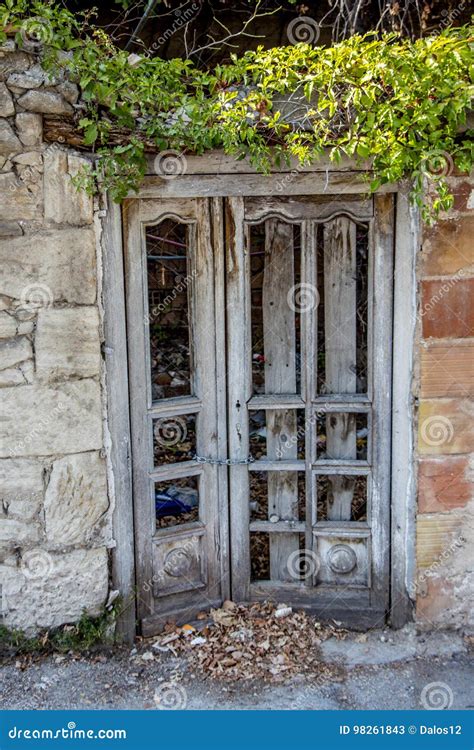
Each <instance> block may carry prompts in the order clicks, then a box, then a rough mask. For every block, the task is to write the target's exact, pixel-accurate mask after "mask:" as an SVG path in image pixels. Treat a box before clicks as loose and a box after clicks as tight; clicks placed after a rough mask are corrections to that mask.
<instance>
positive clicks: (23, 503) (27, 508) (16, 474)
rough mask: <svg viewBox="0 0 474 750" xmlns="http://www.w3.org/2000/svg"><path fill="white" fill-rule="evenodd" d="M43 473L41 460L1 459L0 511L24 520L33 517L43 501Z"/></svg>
mask: <svg viewBox="0 0 474 750" xmlns="http://www.w3.org/2000/svg"><path fill="white" fill-rule="evenodd" d="M43 473H44V469H43V464H42V463H41V461H35V460H33V459H30V458H4V459H1V460H0V513H2V514H3V515H8V516H9V517H10V518H17V519H20V520H23V521H26V520H30V519H32V518H33V517H34V516H35V515H36V513H37V512H38V510H39V508H40V505H41V503H42V501H43V493H44V485H43ZM0 523H1V521H0Z"/></svg>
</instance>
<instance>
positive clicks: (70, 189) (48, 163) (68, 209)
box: [44, 149, 94, 225]
mask: <svg viewBox="0 0 474 750" xmlns="http://www.w3.org/2000/svg"><path fill="white" fill-rule="evenodd" d="M89 167H90V163H89V161H88V160H87V159H83V158H81V157H79V156H75V155H74V154H67V153H66V152H65V151H59V150H58V149H54V150H53V149H48V150H47V151H46V152H45V155H44V171H45V178H44V213H45V219H46V221H50V222H52V223H56V224H73V225H81V224H91V223H92V221H93V218H94V213H93V204H92V197H91V196H90V195H87V193H86V192H85V191H84V190H78V189H77V188H76V187H75V185H74V184H73V182H72V177H74V176H76V175H77V174H78V172H79V171H80V170H81V169H84V168H86V169H87V168H89Z"/></svg>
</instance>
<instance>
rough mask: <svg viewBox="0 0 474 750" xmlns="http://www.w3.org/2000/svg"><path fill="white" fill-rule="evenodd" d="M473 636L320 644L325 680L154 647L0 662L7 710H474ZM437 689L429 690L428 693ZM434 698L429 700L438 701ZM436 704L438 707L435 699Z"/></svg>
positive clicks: (378, 635)
mask: <svg viewBox="0 0 474 750" xmlns="http://www.w3.org/2000/svg"><path fill="white" fill-rule="evenodd" d="M469 642H470V639H465V638H463V637H462V636H461V635H458V634H454V633H431V634H419V633H416V632H415V630H414V628H412V627H407V628H404V629H403V630H402V631H398V632H392V631H390V630H383V631H382V630H380V631H372V632H371V633H370V634H369V635H368V636H367V638H366V639H365V638H364V639H362V640H361V637H360V634H355V633H353V634H352V633H351V634H349V635H348V637H347V638H345V639H344V640H339V639H337V638H329V639H328V640H326V641H325V642H324V643H323V644H322V645H321V661H322V662H324V665H325V669H324V670H322V673H321V676H320V677H316V678H315V676H314V675H311V676H308V675H307V674H305V673H304V672H302V673H300V674H291V675H290V676H288V678H286V677H285V680H284V681H281V682H277V683H268V682H263V681H261V680H238V681H234V680H221V679H214V678H211V677H206V676H205V675H204V674H203V673H198V672H195V671H192V668H191V667H190V664H189V662H188V660H187V659H186V657H184V656H178V657H175V656H174V655H173V654H170V653H161V652H159V651H155V650H154V649H153V641H152V640H151V641H148V642H144V643H141V644H139V646H138V648H137V647H134V648H133V649H129V648H128V649H120V650H117V649H115V650H114V651H109V652H102V653H99V654H95V655H91V656H88V657H84V656H80V655H78V654H76V655H75V654H68V655H65V656H63V655H52V656H48V657H35V658H31V657H28V658H27V657H23V658H17V657H13V658H11V659H9V660H6V661H5V662H4V663H3V665H2V666H1V667H0V705H1V707H2V709H66V710H70V709H91V708H93V709H122V710H123V709H150V710H156V709H157V708H180V709H183V708H187V709H194V710H205V709H213V710H223V709H263V710H268V709H290V710H320V709H387V708H389V709H419V708H429V707H433V708H443V707H445V708H451V709H469V708H474V694H473V687H472V686H473V684H474V681H473V673H474V670H473V659H472V653H470V651H469V648H468V646H469ZM430 691H431V696H430ZM430 702H431V704H434V705H431V706H430ZM437 702H438V703H437ZM440 702H441V703H440Z"/></svg>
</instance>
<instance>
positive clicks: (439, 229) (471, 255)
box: [422, 215, 474, 276]
mask: <svg viewBox="0 0 474 750" xmlns="http://www.w3.org/2000/svg"><path fill="white" fill-rule="evenodd" d="M473 238H474V215H473V216H463V217H462V218H460V219H449V220H448V221H439V222H438V223H437V224H435V225H434V226H433V227H429V228H426V229H425V230H424V237H423V254H422V273H423V275H424V276H446V275H450V274H456V273H457V272H458V271H460V270H461V269H464V270H468V269H471V270H473V269H474V239H473Z"/></svg>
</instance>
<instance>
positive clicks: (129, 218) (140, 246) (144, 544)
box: [123, 201, 156, 618]
mask: <svg viewBox="0 0 474 750" xmlns="http://www.w3.org/2000/svg"><path fill="white" fill-rule="evenodd" d="M123 221H124V248H125V268H126V285H127V294H126V304H127V340H128V347H129V358H130V362H132V363H134V365H135V366H134V367H133V368H132V369H131V372H130V391H131V394H132V397H131V399H130V418H131V436H132V454H133V472H132V479H133V498H134V503H133V507H134V526H135V538H136V545H135V558H136V573H137V581H138V584H139V586H138V596H137V607H138V616H139V618H143V617H147V616H150V615H151V614H153V612H154V603H153V594H152V590H151V587H150V586H141V585H140V584H141V583H143V582H145V581H150V580H152V577H153V555H152V544H151V540H152V537H153V534H154V532H155V526H156V524H155V515H154V512H153V511H154V497H153V495H152V488H151V483H150V479H149V476H148V472H149V471H150V469H151V468H152V463H153V447H152V444H151V441H150V431H149V429H148V425H147V419H146V414H147V405H148V404H149V384H148V381H149V379H150V377H149V372H150V370H149V355H148V352H149V341H148V340H147V339H146V335H145V331H146V330H148V329H145V328H144V325H143V321H144V320H145V316H146V315H147V314H148V304H147V299H146V297H145V291H144V283H145V281H144V280H146V246H145V242H144V236H143V231H142V224H141V222H140V205H139V201H126V203H125V205H124V214H123ZM137 364H138V366H137Z"/></svg>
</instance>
